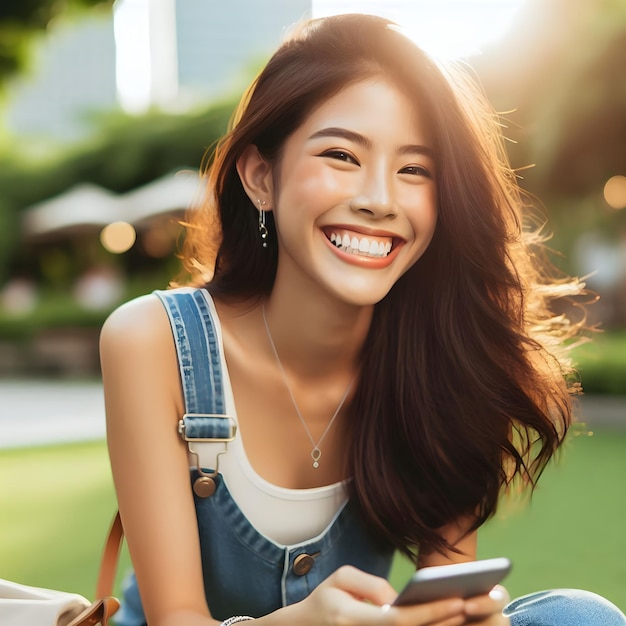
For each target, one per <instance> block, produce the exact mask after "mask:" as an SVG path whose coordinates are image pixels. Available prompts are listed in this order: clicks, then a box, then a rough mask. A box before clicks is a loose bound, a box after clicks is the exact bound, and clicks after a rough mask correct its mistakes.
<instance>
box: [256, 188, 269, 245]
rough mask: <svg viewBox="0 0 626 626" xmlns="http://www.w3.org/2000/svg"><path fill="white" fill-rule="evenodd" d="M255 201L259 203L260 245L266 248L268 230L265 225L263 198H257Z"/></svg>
mask: <svg viewBox="0 0 626 626" xmlns="http://www.w3.org/2000/svg"><path fill="white" fill-rule="evenodd" d="M257 202H258V203H259V236H260V237H261V245H262V246H263V247H264V248H267V236H268V234H269V231H268V230H267V226H266V225H265V210H264V209H263V207H264V206H265V200H261V198H257Z"/></svg>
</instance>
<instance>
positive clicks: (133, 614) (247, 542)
mask: <svg viewBox="0 0 626 626" xmlns="http://www.w3.org/2000/svg"><path fill="white" fill-rule="evenodd" d="M155 293H156V295H157V296H158V297H159V298H160V299H161V301H162V302H163V305H164V306H165V308H166V310H167V313H168V316H169V319H170V323H171V326H172V332H173V335H174V339H175V342H176V350H177V356H178V362H179V367H180V374H181V382H182V387H183V393H184V400H185V409H186V418H185V420H184V424H185V427H184V429H182V430H183V432H182V433H181V434H182V435H183V437H184V438H185V439H186V440H187V441H188V442H190V443H189V445H190V448H191V447H192V442H193V441H202V442H206V441H209V442H218V441H221V442H226V445H227V442H228V440H230V437H231V434H232V430H231V428H230V426H231V418H228V417H227V416H225V400H224V389H223V378H222V370H221V360H220V352H219V350H220V347H219V340H218V337H217V331H216V328H215V324H214V322H213V319H212V317H211V310H210V307H209V305H208V302H207V299H206V298H210V296H209V295H208V293H206V291H204V290H200V289H190V288H183V289H176V290H171V291H162V292H155ZM187 416H189V417H187ZM226 450H227V448H226ZM218 458H219V457H218ZM206 475H211V479H210V480H209V481H208V482H210V483H211V486H213V485H214V486H215V490H214V492H213V493H212V495H208V496H206V493H205V492H203V490H202V489H197V492H199V493H201V495H198V493H197V492H196V489H195V488H194V502H195V506H196V514H197V519H198V529H199V536H200V546H201V554H202V567H203V576H204V587H205V593H206V599H207V603H208V606H209V607H210V610H211V614H212V615H213V617H214V618H215V619H218V620H224V619H226V618H228V617H230V616H232V615H250V616H252V617H260V616H262V615H266V614H268V613H271V612H273V611H275V610H276V609H278V608H280V607H282V606H286V605H288V604H293V603H295V602H298V601H300V600H302V599H304V598H305V597H306V596H307V595H308V594H309V593H310V592H311V591H312V590H313V589H314V588H315V587H316V586H317V585H319V584H320V583H321V582H322V581H323V580H324V579H325V578H327V577H328V576H329V575H330V574H331V573H332V572H333V571H335V570H336V569H337V568H338V567H340V566H341V565H344V564H350V565H353V566H355V567H357V568H359V569H361V570H364V571H366V572H370V573H372V574H375V575H377V576H381V577H387V576H388V574H389V570H390V567H391V561H392V557H393V550H392V549H391V548H390V547H388V546H381V545H380V544H379V543H378V542H376V541H375V540H374V539H373V538H372V537H371V536H370V535H369V534H368V533H367V532H366V530H365V528H364V526H363V524H362V522H361V520H360V519H359V517H358V516H357V515H356V514H355V512H354V511H353V509H352V507H351V506H350V502H348V503H347V504H346V505H345V506H344V507H342V508H341V510H340V511H339V512H338V513H337V515H336V516H335V518H334V520H333V521H332V522H331V523H330V525H329V526H328V527H327V528H326V530H325V531H323V532H322V533H321V534H320V535H319V536H318V537H315V538H313V539H311V540H309V541H305V542H303V543H300V544H297V545H290V546H283V545H279V544H277V543H275V542H273V541H271V540H270V539H268V538H267V537H265V536H264V535H262V534H260V533H259V532H258V531H257V530H255V528H254V527H253V526H252V525H251V524H250V522H249V521H248V519H247V518H246V517H245V516H244V515H243V513H242V512H241V511H240V509H239V507H238V506H237V504H236V503H235V501H234V500H233V498H232V497H231V495H230V493H229V491H228V487H227V486H226V484H225V483H224V481H223V479H222V477H221V475H220V474H219V473H218V472H214V471H213V468H211V469H207V468H202V469H201V470H200V472H199V471H198V470H197V469H192V470H191V483H192V485H194V484H195V483H196V481H197V479H198V478H200V479H201V480H206ZM203 477H204V478H203ZM209 491H210V490H209ZM203 496H206V497H203ZM509 606H510V611H509V613H510V618H511V624H512V625H513V626H576V625H578V624H581V625H582V624H585V625H587V626H589V625H591V626H594V625H598V626H600V625H602V626H624V625H626V619H624V616H623V615H620V614H619V611H618V610H617V609H616V608H615V607H614V606H613V605H611V604H610V603H608V602H607V601H606V600H604V599H603V598H600V597H599V596H595V595H594V594H588V593H587V592H578V591H570V590H564V591H556V592H544V593H541V594H532V595H531V596H526V597H525V598H521V599H519V600H516V601H514V602H513V603H511V605H509ZM115 623H116V624H117V626H145V624H146V618H145V617H144V613H143V609H142V606H141V600H140V598H139V592H138V588H137V581H136V579H135V576H134V574H131V575H130V576H129V578H128V580H127V582H126V585H125V589H124V597H123V602H122V607H121V609H120V611H119V612H118V614H117V615H116V616H115Z"/></svg>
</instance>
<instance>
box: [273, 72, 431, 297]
mask: <svg viewBox="0 0 626 626" xmlns="http://www.w3.org/2000/svg"><path fill="white" fill-rule="evenodd" d="M430 146H431V143H430V140H429V135H428V132H427V129H426V128H425V125H424V120H423V119H422V117H421V116H420V113H419V109H418V106H417V105H416V104H415V103H414V102H412V101H411V100H410V99H409V98H408V97H407V96H406V95H405V94H404V93H403V92H402V91H400V90H399V89H398V88H396V87H395V86H393V85H392V84H390V83H389V82H387V81H385V80H383V79H382V78H380V79H371V80H367V81H363V82H358V83H355V84H353V85H350V86H348V87H346V88H345V89H343V90H342V91H340V92H339V93H338V94H337V95H335V96H333V97H331V98H329V99H328V100H326V101H325V102H324V103H323V104H322V105H321V106H319V107H318V108H316V109H314V110H313V112H312V113H311V115H309V116H308V117H307V118H306V120H305V121H304V123H303V124H302V125H301V126H300V127H299V128H298V129H297V130H296V131H295V132H294V133H293V134H292V135H290V136H289V137H288V139H287V140H286V142H285V144H284V146H283V148H282V150H281V153H280V156H279V158H278V160H277V162H276V163H275V165H274V171H273V181H274V189H273V197H272V199H271V206H272V208H273V210H274V219H275V223H276V230H277V235H278V245H279V257H278V258H279V261H278V269H277V275H276V283H275V285H280V284H282V283H283V282H284V281H287V283H288V285H289V284H290V285H291V287H292V288H294V289H301V288H302V287H303V286H304V287H305V288H307V289H310V288H317V289H322V290H324V291H326V292H327V293H329V294H332V295H333V296H334V297H336V298H338V299H340V300H342V301H344V302H347V303H351V304H354V305H358V306H364V305H371V304H374V303H376V302H378V301H380V300H381V299H382V298H383V297H384V296H385V295H386V294H387V293H388V291H389V290H390V289H391V287H392V286H393V285H394V283H395V282H396V281H397V280H398V278H399V277H400V276H401V275H402V274H403V273H404V272H406V271H407V270H408V269H409V268H410V267H411V266H412V265H413V264H414V263H415V262H416V261H417V260H418V259H419V258H420V256H421V255H422V254H423V253H424V251H425V250H426V248H427V246H428V244H429V243H430V240H431V238H432V236H433V233H434V230H435V225H436V221H437V206H436V198H437V192H436V178H435V177H436V171H435V161H434V157H433V154H432V149H431V147H430Z"/></svg>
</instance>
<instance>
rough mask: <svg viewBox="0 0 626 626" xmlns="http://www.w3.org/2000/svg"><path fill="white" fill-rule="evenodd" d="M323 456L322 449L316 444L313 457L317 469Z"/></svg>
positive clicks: (312, 452) (312, 451) (312, 453)
mask: <svg viewBox="0 0 626 626" xmlns="http://www.w3.org/2000/svg"><path fill="white" fill-rule="evenodd" d="M321 456H322V451H321V450H320V449H319V448H318V447H317V446H315V448H313V450H311V458H312V459H313V467H314V468H315V469H317V468H318V467H319V466H320V463H319V461H320V457H321Z"/></svg>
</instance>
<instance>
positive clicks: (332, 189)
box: [284, 158, 349, 203]
mask: <svg viewBox="0 0 626 626" xmlns="http://www.w3.org/2000/svg"><path fill="white" fill-rule="evenodd" d="M285 174H286V176H285V177H284V180H289V181H295V182H291V183H290V184H289V192H290V195H291V194H297V195H299V196H300V197H301V200H303V201H307V200H309V199H310V200H311V201H312V202H313V203H315V200H316V199H319V198H321V197H322V196H324V195H326V194H334V195H344V196H345V195H346V193H347V189H348V187H347V186H348V183H349V180H348V178H347V177H346V175H345V173H344V172H340V171H338V170H333V169H332V168H330V167H328V166H327V165H326V164H325V163H324V162H323V160H322V159H317V158H312V159H306V160H302V161H300V162H297V163H294V166H293V167H292V168H290V171H289V172H285ZM284 190H285V191H287V188H285V189H284Z"/></svg>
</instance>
